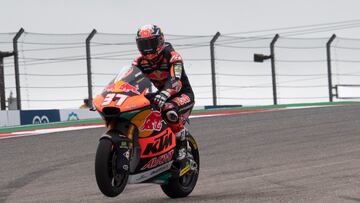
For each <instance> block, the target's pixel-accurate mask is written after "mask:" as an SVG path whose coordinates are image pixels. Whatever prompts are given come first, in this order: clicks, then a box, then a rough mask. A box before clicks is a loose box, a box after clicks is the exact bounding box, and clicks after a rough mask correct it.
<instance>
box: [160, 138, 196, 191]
mask: <svg viewBox="0 0 360 203" xmlns="http://www.w3.org/2000/svg"><path fill="white" fill-rule="evenodd" d="M187 140H188V143H189V145H190V148H191V154H192V156H193V157H194V161H195V162H196V164H197V171H191V172H189V173H187V174H185V175H183V176H181V177H178V178H170V179H169V182H168V184H164V185H161V189H162V191H163V192H164V193H165V194H166V195H167V196H169V197H170V198H181V197H186V196H188V195H189V194H190V193H191V192H192V191H193V189H194V188H195V185H196V182H197V179H198V177H199V171H200V157H199V150H198V148H197V144H196V142H195V139H194V138H193V137H192V136H191V135H189V136H188V137H187Z"/></svg>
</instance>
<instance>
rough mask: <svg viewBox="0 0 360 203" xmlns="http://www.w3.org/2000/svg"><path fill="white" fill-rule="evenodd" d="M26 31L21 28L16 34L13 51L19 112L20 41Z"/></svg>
mask: <svg viewBox="0 0 360 203" xmlns="http://www.w3.org/2000/svg"><path fill="white" fill-rule="evenodd" d="M24 31H25V30H24V29H23V28H21V29H20V30H19V32H17V33H16V35H15V37H14V39H13V49H14V68H15V86H16V105H17V110H21V92H20V71H19V54H18V40H19V38H20V37H21V35H22V34H23V33H24Z"/></svg>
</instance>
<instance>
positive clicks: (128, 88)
mask: <svg viewBox="0 0 360 203" xmlns="http://www.w3.org/2000/svg"><path fill="white" fill-rule="evenodd" d="M119 89H120V90H121V91H123V92H133V93H135V94H140V92H139V91H138V90H139V88H138V87H134V86H132V85H130V84H129V83H124V84H122V85H121V86H120V87H119Z"/></svg>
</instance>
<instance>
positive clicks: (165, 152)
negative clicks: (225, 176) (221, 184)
mask: <svg viewBox="0 0 360 203" xmlns="http://www.w3.org/2000/svg"><path fill="white" fill-rule="evenodd" d="M152 88H154V86H153V85H152V83H151V81H150V79H148V78H147V77H146V76H145V75H144V74H143V73H142V72H141V70H140V69H138V68H137V67H127V68H124V69H123V70H122V71H121V72H120V73H119V74H118V75H117V76H116V77H115V78H114V79H113V80H112V81H111V82H110V83H109V84H108V85H107V86H106V87H105V89H104V90H103V92H102V93H101V94H100V95H98V96H97V97H96V98H94V100H93V105H94V107H95V109H96V110H97V111H98V112H99V113H100V115H101V116H102V118H103V119H104V121H105V125H106V127H107V132H105V133H104V134H103V135H102V136H101V137H100V140H99V144H98V148H97V151H96V158H95V176H96V182H97V185H98V187H99V189H100V191H101V192H102V193H103V194H104V195H106V196H108V197H115V196H117V195H119V194H120V193H121V192H122V191H123V190H124V188H125V186H126V185H127V184H138V183H155V184H159V185H160V186H161V189H162V190H163V191H164V193H165V194H166V195H167V196H169V197H170V198H179V197H186V196H188V195H189V194H190V193H191V192H192V190H193V189H194V187H195V185H196V182H197V179H198V176H199V169H200V158H199V151H198V145H197V143H196V141H195V139H194V138H193V137H192V136H191V135H190V133H189V131H188V130H186V135H185V136H186V141H187V150H186V157H187V159H188V160H189V161H188V162H187V163H186V164H185V165H184V164H179V162H178V161H177V155H178V150H179V149H178V147H177V146H178V145H177V144H176V142H178V141H177V139H176V135H175V133H174V132H173V131H172V130H171V128H170V127H169V126H168V124H167V123H166V121H165V120H164V119H163V118H162V116H161V111H160V110H159V109H157V108H156V105H154V104H153V102H152V101H153V97H154V93H150V91H151V89H152ZM181 165H183V166H181Z"/></svg>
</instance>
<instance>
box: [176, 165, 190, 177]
mask: <svg viewBox="0 0 360 203" xmlns="http://www.w3.org/2000/svg"><path fill="white" fill-rule="evenodd" d="M188 171H190V164H189V163H187V164H186V166H185V167H184V168H183V169H181V170H180V174H179V176H183V175H185V174H186V173H187V172H188Z"/></svg>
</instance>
